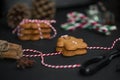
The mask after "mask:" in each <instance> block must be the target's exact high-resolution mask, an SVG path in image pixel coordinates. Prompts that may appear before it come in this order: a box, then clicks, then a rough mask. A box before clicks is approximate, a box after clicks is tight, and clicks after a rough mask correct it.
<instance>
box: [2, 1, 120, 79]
mask: <svg viewBox="0 0 120 80" xmlns="http://www.w3.org/2000/svg"><path fill="white" fill-rule="evenodd" d="M115 4H116V3H114V5H115ZM117 7H118V6H117ZM86 8H87V6H77V7H70V8H61V9H57V13H56V16H55V19H56V21H57V23H56V24H54V27H55V28H56V29H57V32H58V34H57V36H56V37H55V38H54V39H51V40H39V41H21V40H19V39H18V38H17V36H16V35H13V34H12V33H11V32H12V29H10V28H9V27H8V26H7V24H6V22H5V21H6V19H5V18H3V19H2V20H1V22H0V39H2V40H7V41H9V42H13V43H17V44H20V45H22V46H23V48H24V49H26V48H30V49H36V50H39V51H41V52H43V53H46V54H47V53H50V52H55V48H56V42H57V39H58V37H60V36H61V35H65V34H68V35H71V36H75V37H79V38H83V39H84V41H85V42H86V43H87V44H88V46H111V44H112V42H113V41H114V40H115V39H116V38H118V37H119V35H120V32H119V30H120V23H119V17H117V19H116V26H117V28H118V29H117V31H114V32H113V33H112V35H110V36H105V35H102V34H99V33H96V32H93V31H89V30H83V29H76V30H75V31H72V32H71V31H64V30H63V29H61V28H60V24H62V23H64V22H66V19H67V18H66V14H67V13H68V12H71V11H78V12H84V11H85V9H86ZM112 8H113V9H116V6H115V7H112ZM110 9H111V8H110ZM113 9H111V10H113ZM117 11H118V10H114V13H115V14H118V13H119V11H118V12H117ZM117 16H118V15H117ZM117 44H118V46H116V48H119V43H117ZM105 53H109V51H105V50H88V52H87V54H86V55H83V56H75V57H70V58H66V57H63V56H61V55H57V56H52V57H46V58H45V62H46V63H48V64H55V65H57V64H58V65H60V64H75V63H83V62H84V61H86V60H88V59H90V58H93V57H96V56H99V55H101V54H105ZM33 59H35V60H36V62H37V63H36V64H35V65H34V67H33V68H30V69H24V70H18V69H17V68H16V61H15V60H8V59H1V60H0V80H120V72H116V64H117V63H120V58H117V59H115V60H113V61H112V62H111V63H110V64H109V65H108V66H107V67H105V68H103V69H102V70H100V71H99V72H97V73H96V74H94V75H92V76H82V75H80V74H79V68H74V69H52V68H47V67H44V66H42V65H41V63H40V61H41V59H40V58H39V57H38V58H33Z"/></svg>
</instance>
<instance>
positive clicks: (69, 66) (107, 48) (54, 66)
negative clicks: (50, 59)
mask: <svg viewBox="0 0 120 80" xmlns="http://www.w3.org/2000/svg"><path fill="white" fill-rule="evenodd" d="M118 41H120V38H117V39H116V40H115V41H114V42H113V43H112V46H111V47H87V49H101V50H111V49H113V48H114V46H115V44H116V43H117V42H118ZM23 52H32V53H37V54H32V55H30V54H24V55H23V56H24V57H41V64H42V65H44V66H46V67H49V68H55V69H60V68H77V67H80V66H81V64H71V65H50V64H47V63H45V59H44V57H46V56H55V55H59V54H61V52H56V53H48V54H43V53H42V52H40V51H37V50H33V49H23Z"/></svg>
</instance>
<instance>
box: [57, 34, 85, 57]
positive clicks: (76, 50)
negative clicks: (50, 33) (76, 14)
mask: <svg viewBox="0 0 120 80" xmlns="http://www.w3.org/2000/svg"><path fill="white" fill-rule="evenodd" d="M86 48H87V44H86V43H85V42H84V41H83V39H80V38H75V37H73V36H68V35H63V36H61V37H60V38H58V41H57V48H56V51H61V52H62V54H63V55H64V56H75V55H82V54H86V53H87V50H86Z"/></svg>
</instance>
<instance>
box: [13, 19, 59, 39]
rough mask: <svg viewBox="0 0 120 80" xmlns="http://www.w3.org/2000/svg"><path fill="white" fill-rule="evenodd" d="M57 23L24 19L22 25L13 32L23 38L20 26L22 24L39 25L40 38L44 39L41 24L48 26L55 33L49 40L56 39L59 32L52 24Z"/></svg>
mask: <svg viewBox="0 0 120 80" xmlns="http://www.w3.org/2000/svg"><path fill="white" fill-rule="evenodd" d="M55 22H56V21H55V20H37V19H33V20H31V19H23V20H22V21H21V22H20V24H19V25H18V26H17V27H16V28H15V29H14V30H13V31H12V33H13V34H14V33H15V32H17V35H18V36H21V35H22V34H21V33H20V29H21V28H20V25H22V24H25V23H35V24H37V27H38V30H39V34H40V38H41V39H43V33H42V32H41V27H40V26H41V25H40V23H45V24H47V25H48V26H49V27H50V28H51V29H52V31H53V32H54V33H53V35H52V36H51V37H50V38H49V39H52V38H54V37H55V36H56V35H57V31H56V29H55V28H54V27H53V26H52V25H51V24H50V23H55Z"/></svg>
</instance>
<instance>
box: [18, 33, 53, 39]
mask: <svg viewBox="0 0 120 80" xmlns="http://www.w3.org/2000/svg"><path fill="white" fill-rule="evenodd" d="M50 36H51V35H50V34H42V35H41V36H40V34H31V35H28V34H27V35H21V36H18V37H19V39H21V40H39V39H49V38H50Z"/></svg>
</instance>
